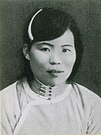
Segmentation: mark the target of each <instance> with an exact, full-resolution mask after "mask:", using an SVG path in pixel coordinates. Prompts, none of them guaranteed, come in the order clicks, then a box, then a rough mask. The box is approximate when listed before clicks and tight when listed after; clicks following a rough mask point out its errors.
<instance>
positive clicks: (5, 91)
mask: <svg viewBox="0 0 101 135" xmlns="http://www.w3.org/2000/svg"><path fill="white" fill-rule="evenodd" d="M16 84H17V81H16V82H15V83H13V84H11V85H9V86H8V87H6V88H4V89H3V90H1V91H0V96H1V97H2V99H3V98H4V97H6V98H7V97H8V96H11V95H13V94H14V92H15V90H16Z"/></svg>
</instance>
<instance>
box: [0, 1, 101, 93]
mask: <svg viewBox="0 0 101 135" xmlns="http://www.w3.org/2000/svg"><path fill="white" fill-rule="evenodd" d="M42 7H56V8H61V9H63V10H64V11H67V12H70V13H71V15H72V16H73V17H74V19H75V20H76V22H77V23H78V25H79V29H80V32H81V34H82V41H83V46H84V55H83V59H82V63H81V66H80V68H79V70H78V72H77V74H76V76H75V78H74V80H75V81H76V82H78V83H80V84H82V85H84V86H86V87H88V88H89V89H91V90H92V91H94V92H95V93H97V94H98V95H99V96H101V45H100V44H101V37H100V33H101V0H6V1H5V0H1V1H0V61H1V62H0V63H1V64H0V68H1V70H0V85H1V86H0V87H1V89H3V88H5V87H6V86H8V85H10V84H12V83H13V82H15V81H16V80H17V79H19V78H20V77H21V75H22V71H23V70H24V64H23V58H22V46H23V40H22V37H23V27H24V25H25V23H26V22H27V20H28V18H29V16H30V15H31V14H32V13H33V12H35V11H36V9H39V8H42Z"/></svg>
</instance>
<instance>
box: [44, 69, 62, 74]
mask: <svg viewBox="0 0 101 135" xmlns="http://www.w3.org/2000/svg"><path fill="white" fill-rule="evenodd" d="M47 72H48V73H49V74H50V75H54V76H57V75H59V74H61V73H64V71H61V70H60V71H59V70H54V69H53V70H48V71H47Z"/></svg>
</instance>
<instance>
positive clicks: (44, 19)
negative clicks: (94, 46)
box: [24, 8, 83, 80]
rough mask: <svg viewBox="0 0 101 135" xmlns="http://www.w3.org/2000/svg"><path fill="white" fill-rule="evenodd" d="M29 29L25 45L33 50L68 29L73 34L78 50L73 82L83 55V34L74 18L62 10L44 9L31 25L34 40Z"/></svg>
mask: <svg viewBox="0 0 101 135" xmlns="http://www.w3.org/2000/svg"><path fill="white" fill-rule="evenodd" d="M31 18H32V17H31ZM30 20H31V19H30ZM28 27H29V25H28V26H27V30H26V31H25V32H24V43H27V44H28V45H29V48H31V46H32V45H33V44H34V43H35V42H39V41H49V40H53V39H55V38H58V37H60V36H62V35H63V34H64V33H65V31H66V30H68V29H69V30H70V31H71V32H72V33H73V35H74V43H75V49H76V62H75V65H74V68H73V71H72V73H71V75H70V77H69V79H68V80H71V79H72V78H73V76H74V74H75V73H76V72H77V69H78V67H79V65H80V62H81V58H82V54H83V47H82V41H81V34H80V32H79V29H78V26H77V24H76V22H75V20H74V19H73V18H72V16H71V15H70V14H69V13H67V12H64V11H62V10H60V9H55V8H42V10H41V11H40V12H39V13H38V14H37V15H36V16H35V18H34V20H33V21H32V24H31V33H32V35H33V37H34V39H33V40H31V39H30V38H29V35H28Z"/></svg>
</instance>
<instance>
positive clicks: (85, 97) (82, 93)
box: [72, 83, 101, 105]
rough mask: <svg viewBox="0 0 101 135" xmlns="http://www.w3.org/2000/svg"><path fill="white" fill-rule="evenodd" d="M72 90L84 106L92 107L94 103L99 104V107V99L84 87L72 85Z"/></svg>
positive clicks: (100, 101)
mask: <svg viewBox="0 0 101 135" xmlns="http://www.w3.org/2000/svg"><path fill="white" fill-rule="evenodd" d="M72 89H73V93H74V95H75V96H76V97H77V98H79V99H80V100H81V101H82V102H84V103H85V104H87V105H94V104H96V103H99V104H100V105H101V98H100V97H99V96H98V95H97V94H95V93H94V92H93V91H91V90H89V89H88V88H86V87H85V86H83V85H80V84H78V83H74V84H73V87H72Z"/></svg>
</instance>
